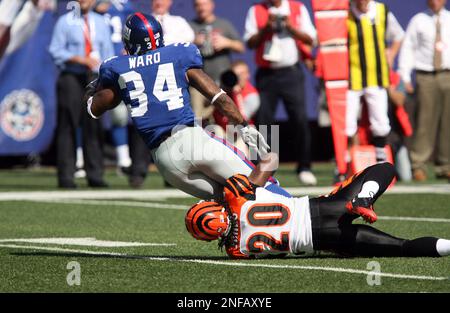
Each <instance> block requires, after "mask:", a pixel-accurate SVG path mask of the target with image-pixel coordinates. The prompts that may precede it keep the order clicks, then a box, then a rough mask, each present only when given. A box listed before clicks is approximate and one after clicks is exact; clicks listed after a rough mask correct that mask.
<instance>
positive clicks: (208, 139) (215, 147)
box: [151, 126, 252, 200]
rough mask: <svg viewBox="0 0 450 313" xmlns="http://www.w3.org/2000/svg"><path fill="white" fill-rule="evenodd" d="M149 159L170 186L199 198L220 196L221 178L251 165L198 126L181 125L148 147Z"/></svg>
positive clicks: (238, 152)
mask: <svg viewBox="0 0 450 313" xmlns="http://www.w3.org/2000/svg"><path fill="white" fill-rule="evenodd" d="M151 154H152V157H153V160H154V162H155V164H156V166H157V168H158V170H159V172H160V173H161V175H162V176H163V177H164V179H165V180H166V181H167V182H168V183H170V184H171V185H172V186H174V187H176V188H178V189H180V190H182V191H184V192H186V193H188V194H190V195H192V196H194V197H197V198H201V199H206V200H209V199H218V200H220V199H222V198H223V185H224V184H225V181H226V180H227V179H228V178H230V177H231V176H233V175H235V174H244V175H249V174H250V172H251V171H252V165H251V164H250V163H249V161H248V160H245V157H244V156H243V154H242V152H240V151H238V150H237V149H236V148H234V147H232V146H229V145H226V144H225V143H224V142H223V139H221V138H218V137H214V135H212V134H209V133H207V132H206V131H205V130H204V129H203V128H201V127H199V126H194V127H185V128H183V129H181V130H179V131H177V132H176V133H175V134H173V135H172V136H170V137H169V138H167V139H166V140H165V141H163V142H162V143H161V145H160V146H159V147H158V148H155V149H152V150H151Z"/></svg>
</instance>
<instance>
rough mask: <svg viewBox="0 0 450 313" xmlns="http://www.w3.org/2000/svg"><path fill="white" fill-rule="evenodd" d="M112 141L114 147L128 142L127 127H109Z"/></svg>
mask: <svg viewBox="0 0 450 313" xmlns="http://www.w3.org/2000/svg"><path fill="white" fill-rule="evenodd" d="M111 137H112V142H113V143H114V145H115V146H116V147H118V146H121V145H126V144H128V129H127V127H118V126H115V127H112V128H111Z"/></svg>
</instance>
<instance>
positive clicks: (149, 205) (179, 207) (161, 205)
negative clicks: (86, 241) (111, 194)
mask: <svg viewBox="0 0 450 313" xmlns="http://www.w3.org/2000/svg"><path fill="white" fill-rule="evenodd" d="M26 201H30V202H43V203H61V204H83V205H104V206H128V207H139V208H151V209H169V210H187V209H189V206H187V205H180V204H168V203H164V202H141V201H120V200H114V201H108V200H83V199H61V200H50V199H47V200H26Z"/></svg>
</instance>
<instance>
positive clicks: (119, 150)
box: [116, 145, 131, 167]
mask: <svg viewBox="0 0 450 313" xmlns="http://www.w3.org/2000/svg"><path fill="white" fill-rule="evenodd" d="M116 154H117V165H118V166H120V167H129V166H131V159H130V151H129V148H128V145H120V146H117V147H116Z"/></svg>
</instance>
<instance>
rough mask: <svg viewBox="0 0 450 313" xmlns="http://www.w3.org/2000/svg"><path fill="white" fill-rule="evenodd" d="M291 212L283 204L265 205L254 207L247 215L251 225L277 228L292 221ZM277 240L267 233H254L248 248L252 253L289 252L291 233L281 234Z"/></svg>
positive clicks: (248, 242) (249, 240) (248, 241)
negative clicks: (268, 251)
mask: <svg viewBox="0 0 450 313" xmlns="http://www.w3.org/2000/svg"><path fill="white" fill-rule="evenodd" d="M290 215H291V214H290V210H289V208H288V207H287V206H285V205H283V204H281V203H263V204H255V205H253V206H252V207H251V208H250V209H249V211H248V213H247V221H248V223H249V225H252V226H257V227H277V226H282V225H284V224H285V223H286V222H287V221H288V220H289V219H290ZM280 236H281V238H280V239H277V238H274V237H272V236H271V235H269V234H267V233H265V232H257V233H254V234H253V235H252V236H251V237H250V238H249V239H248V240H247V248H248V250H249V251H250V252H252V253H259V252H262V251H264V250H273V251H282V252H287V251H289V232H281V233H280Z"/></svg>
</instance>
